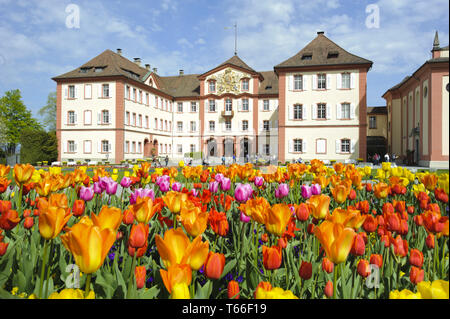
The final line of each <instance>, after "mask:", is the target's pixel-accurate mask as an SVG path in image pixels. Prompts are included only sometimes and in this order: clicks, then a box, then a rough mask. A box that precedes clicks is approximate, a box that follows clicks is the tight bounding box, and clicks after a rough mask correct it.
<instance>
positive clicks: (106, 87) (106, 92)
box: [102, 84, 109, 97]
mask: <svg viewBox="0 0 450 319" xmlns="http://www.w3.org/2000/svg"><path fill="white" fill-rule="evenodd" d="M102 87H103V97H109V84H103V85H102Z"/></svg>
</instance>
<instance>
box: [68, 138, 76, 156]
mask: <svg viewBox="0 0 450 319" xmlns="http://www.w3.org/2000/svg"><path fill="white" fill-rule="evenodd" d="M67 151H68V152H69V153H75V142H74V141H67Z"/></svg>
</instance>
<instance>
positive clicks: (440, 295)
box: [417, 280, 449, 300]
mask: <svg viewBox="0 0 450 319" xmlns="http://www.w3.org/2000/svg"><path fill="white" fill-rule="evenodd" d="M417 290H419V292H420V294H421V295H422V298H423V299H447V300H448V298H449V290H448V281H444V280H435V281H433V282H429V281H421V282H419V283H418V284H417Z"/></svg>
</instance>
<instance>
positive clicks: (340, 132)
mask: <svg viewBox="0 0 450 319" xmlns="http://www.w3.org/2000/svg"><path fill="white" fill-rule="evenodd" d="M371 67H372V62H371V61H369V60H366V59H364V58H361V57H359V56H356V55H354V54H351V53H349V52H347V51H346V50H344V49H343V48H341V47H340V46H338V45H337V44H335V43H334V42H333V41H331V40H330V39H328V38H327V37H326V36H325V35H324V32H318V33H317V36H316V37H315V38H314V39H313V40H312V41H311V42H310V43H309V44H307V45H306V46H305V47H304V48H303V49H302V50H300V51H299V52H298V53H297V54H295V55H294V56H292V57H290V58H288V59H287V60H285V61H284V62H281V63H280V64H278V65H276V66H274V68H273V70H270V71H256V70H254V69H253V68H251V67H250V66H248V65H247V64H246V63H245V62H244V61H242V60H241V59H240V58H239V57H238V56H237V55H234V56H233V57H231V58H230V59H228V60H227V61H225V62H223V63H222V64H220V65H218V66H216V67H214V68H213V69H211V70H208V71H206V72H204V73H202V74H184V72H183V70H180V72H179V74H178V75H175V76H160V75H158V72H157V69H156V68H153V69H151V66H150V65H149V64H146V65H144V66H142V65H141V59H140V58H134V61H130V60H129V59H127V58H125V57H124V56H123V55H122V50H121V49H117V51H116V52H113V51H111V50H106V51H104V52H103V53H101V54H100V55H98V56H97V57H95V58H93V59H92V60H90V61H89V62H87V63H85V64H83V65H82V66H80V67H79V68H77V69H75V70H73V71H70V72H68V73H65V74H62V75H60V76H57V77H54V78H53V80H54V81H55V82H56V83H57V137H58V143H59V161H69V162H70V161H78V160H80V161H82V162H84V161H86V160H87V161H106V160H107V161H109V162H111V163H120V162H121V161H123V160H132V159H139V158H149V157H151V156H152V155H158V156H166V155H167V156H168V157H169V158H171V159H174V160H177V159H182V158H183V157H184V154H185V153H191V152H202V155H203V157H204V158H206V159H211V158H216V159H217V158H221V157H222V156H225V157H226V158H232V157H233V156H236V158H238V159H241V160H245V159H247V158H249V156H254V155H257V156H261V157H264V156H272V158H273V159H275V160H278V161H281V162H284V161H292V160H296V159H298V158H302V159H303V160H311V159H314V158H318V159H323V160H325V159H328V160H330V159H334V160H337V161H346V160H350V159H353V160H356V159H358V158H362V159H363V160H365V159H366V153H367V150H366V148H367V146H366V137H367V103H366V91H367V72H368V71H369V70H370V68H371Z"/></svg>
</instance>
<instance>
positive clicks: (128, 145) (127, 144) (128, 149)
mask: <svg viewBox="0 0 450 319" xmlns="http://www.w3.org/2000/svg"><path fill="white" fill-rule="evenodd" d="M125 153H130V142H129V141H126V142H125Z"/></svg>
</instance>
